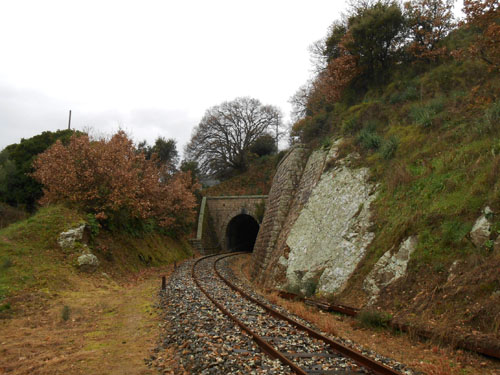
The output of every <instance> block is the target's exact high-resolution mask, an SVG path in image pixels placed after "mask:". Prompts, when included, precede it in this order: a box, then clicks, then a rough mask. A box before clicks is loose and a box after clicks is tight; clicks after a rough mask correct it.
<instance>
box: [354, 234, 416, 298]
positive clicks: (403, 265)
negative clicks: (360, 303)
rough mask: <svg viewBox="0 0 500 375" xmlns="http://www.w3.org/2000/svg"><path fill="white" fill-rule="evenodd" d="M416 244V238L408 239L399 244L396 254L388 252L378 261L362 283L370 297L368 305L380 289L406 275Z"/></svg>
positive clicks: (376, 296)
mask: <svg viewBox="0 0 500 375" xmlns="http://www.w3.org/2000/svg"><path fill="white" fill-rule="evenodd" d="M417 243H418V239H417V237H416V236H412V237H408V238H407V239H406V240H405V241H403V242H402V243H401V245H400V247H399V249H398V251H397V252H396V253H394V254H391V251H390V250H389V251H387V252H386V253H385V254H384V255H382V257H381V258H380V259H379V260H378V262H377V263H376V264H375V266H374V267H373V268H372V270H371V271H370V273H369V274H368V276H367V277H366V279H365V281H364V282H363V289H364V290H365V292H367V293H368V295H370V300H369V302H368V303H369V304H372V303H374V302H375V301H376V300H377V298H378V295H379V293H380V290H381V289H382V288H384V287H386V286H388V285H390V284H392V283H393V282H394V281H396V280H397V279H399V278H401V277H402V276H404V275H405V274H406V269H407V267H408V262H409V261H410V258H411V254H412V253H413V251H414V250H415V249H416V247H417Z"/></svg>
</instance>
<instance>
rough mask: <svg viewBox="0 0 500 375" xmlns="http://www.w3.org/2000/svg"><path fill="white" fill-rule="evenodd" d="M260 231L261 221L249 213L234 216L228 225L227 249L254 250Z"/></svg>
mask: <svg viewBox="0 0 500 375" xmlns="http://www.w3.org/2000/svg"><path fill="white" fill-rule="evenodd" d="M258 233H259V223H258V222H257V220H256V219H255V218H254V217H253V216H252V215H249V214H247V213H244V212H242V213H240V214H238V215H236V216H234V217H233V218H232V219H231V220H230V221H229V222H228V224H227V227H226V236H225V237H226V249H227V250H228V251H248V252H252V251H253V247H254V245H255V240H256V239H257V234H258Z"/></svg>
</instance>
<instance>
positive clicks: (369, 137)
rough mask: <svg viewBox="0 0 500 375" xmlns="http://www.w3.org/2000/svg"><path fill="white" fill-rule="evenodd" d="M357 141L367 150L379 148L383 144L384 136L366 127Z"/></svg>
mask: <svg viewBox="0 0 500 375" xmlns="http://www.w3.org/2000/svg"><path fill="white" fill-rule="evenodd" d="M357 141H358V143H359V144H360V145H361V146H362V147H363V148H364V149H366V150H378V149H379V148H380V146H381V145H382V141H383V138H382V137H381V136H379V135H378V134H377V133H375V131H373V130H371V129H369V128H365V129H363V130H362V131H361V132H360V133H359V136H358V138H357Z"/></svg>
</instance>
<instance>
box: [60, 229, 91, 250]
mask: <svg viewBox="0 0 500 375" xmlns="http://www.w3.org/2000/svg"><path fill="white" fill-rule="evenodd" d="M84 231H85V223H83V224H81V225H79V226H78V227H76V228H72V229H70V230H68V231H66V232H62V233H61V234H60V235H59V238H58V239H57V243H58V244H59V246H61V248H62V249H63V250H64V251H69V250H73V249H74V247H75V243H76V242H77V241H81V240H82V239H83V232H84Z"/></svg>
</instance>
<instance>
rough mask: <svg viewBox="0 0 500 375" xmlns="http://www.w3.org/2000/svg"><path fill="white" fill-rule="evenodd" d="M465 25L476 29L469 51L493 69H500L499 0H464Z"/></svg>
mask: <svg viewBox="0 0 500 375" xmlns="http://www.w3.org/2000/svg"><path fill="white" fill-rule="evenodd" d="M463 11H464V13H465V16H466V26H467V27H469V28H472V29H476V31H478V35H477V38H476V40H475V43H473V44H472V45H471V47H470V49H469V52H470V53H471V54H472V55H473V56H476V57H479V58H481V59H482V60H483V61H485V62H486V63H488V64H489V65H490V66H491V67H492V68H493V69H496V70H498V69H500V2H499V0H464V8H463Z"/></svg>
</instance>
